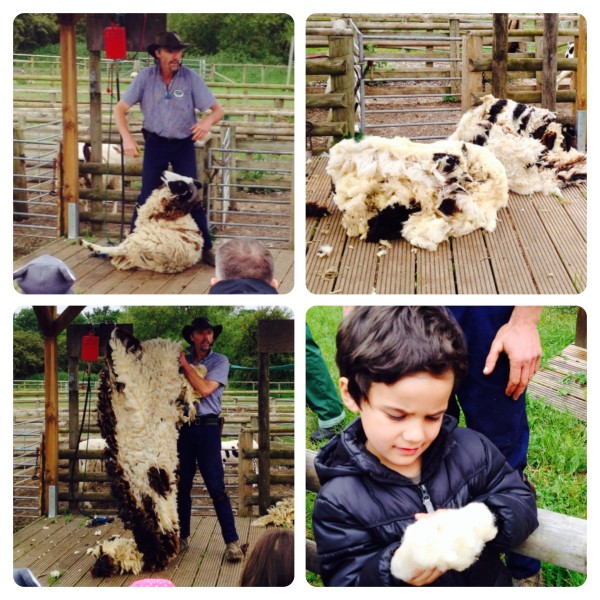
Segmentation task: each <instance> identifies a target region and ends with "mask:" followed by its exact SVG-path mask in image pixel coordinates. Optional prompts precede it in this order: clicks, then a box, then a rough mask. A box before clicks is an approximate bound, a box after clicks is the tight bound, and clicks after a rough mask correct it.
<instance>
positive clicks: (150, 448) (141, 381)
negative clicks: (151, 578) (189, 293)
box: [92, 327, 195, 576]
mask: <svg viewBox="0 0 600 600" xmlns="http://www.w3.org/2000/svg"><path fill="white" fill-rule="evenodd" d="M180 350H181V346H180V344H179V343H178V342H174V341H171V340H165V339H154V340H148V341H145V342H143V343H141V342H139V341H138V340H137V339H136V338H135V337H133V335H131V334H129V333H128V332H127V331H125V330H124V329H122V328H119V327H116V328H115V329H114V330H113V333H112V334H111V339H110V342H109V347H108V351H107V356H106V363H105V367H104V369H103V370H102V372H101V374H100V386H99V391H98V423H99V426H100V432H101V434H102V437H103V438H104V439H105V440H106V445H107V448H108V450H107V454H108V458H107V461H106V465H107V471H108V473H109V475H110V477H111V480H112V483H111V485H112V490H113V495H114V496H115V497H116V498H117V500H118V501H119V516H120V518H121V520H122V521H123V524H124V526H125V528H126V529H129V530H131V531H132V532H133V537H134V539H135V543H136V545H137V550H138V551H139V552H140V553H141V554H142V556H143V570H146V571H157V570H160V569H162V568H164V567H165V566H166V565H167V563H168V562H169V560H170V559H171V558H172V557H173V556H174V555H175V554H176V553H177V552H178V551H179V518H178V515H177V469H178V465H179V460H178V455H177V437H178V426H179V425H180V424H181V423H184V422H186V421H187V420H188V419H189V417H188V416H186V413H188V412H189V410H190V408H191V407H192V406H193V401H194V397H195V396H194V393H193V392H192V391H191V386H189V384H188V383H187V379H186V378H185V376H184V375H183V374H182V373H180V372H179V371H180V369H179V353H180ZM192 414H193V411H192ZM103 561H104V563H107V564H104V567H102V565H100V564H98V563H97V565H96V566H95V567H94V569H93V571H92V572H93V573H94V574H95V575H103V576H106V575H112V574H115V573H118V572H121V571H122V565H119V564H117V563H116V562H115V561H110V560H109V561H107V559H106V557H105V558H104V559H103ZM107 571H108V572H107Z"/></svg>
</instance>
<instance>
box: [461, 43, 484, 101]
mask: <svg viewBox="0 0 600 600" xmlns="http://www.w3.org/2000/svg"><path fill="white" fill-rule="evenodd" d="M482 52H483V39H482V38H481V36H473V35H466V36H465V37H464V38H463V62H462V96H461V109H462V111H463V113H464V112H467V111H468V110H470V109H471V107H472V106H473V105H474V104H475V100H476V98H477V96H476V94H477V93H478V92H479V91H480V90H481V91H485V90H482V87H483V86H482V84H481V77H482V74H481V73H477V72H474V71H472V70H471V63H472V62H473V61H475V60H478V59H480V58H481V55H482Z"/></svg>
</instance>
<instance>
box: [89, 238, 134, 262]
mask: <svg viewBox="0 0 600 600" xmlns="http://www.w3.org/2000/svg"><path fill="white" fill-rule="evenodd" d="M79 243H80V244H81V245H82V246H83V247H84V248H87V249H88V250H89V251H90V252H91V253H92V254H104V255H105V256H108V257H109V258H112V257H114V256H124V255H126V251H125V249H124V248H123V245H122V244H119V245H118V246H100V245H98V244H92V243H91V242H86V241H85V240H83V239H81V238H80V239H79Z"/></svg>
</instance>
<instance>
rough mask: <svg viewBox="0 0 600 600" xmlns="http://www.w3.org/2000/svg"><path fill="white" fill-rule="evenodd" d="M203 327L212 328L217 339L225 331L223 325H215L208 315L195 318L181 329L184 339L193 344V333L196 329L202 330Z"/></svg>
mask: <svg viewBox="0 0 600 600" xmlns="http://www.w3.org/2000/svg"><path fill="white" fill-rule="evenodd" d="M203 329H212V330H213V335H214V339H215V341H217V338H218V337H219V336H220V335H221V332H222V331H223V325H213V324H212V323H211V322H210V321H209V320H208V319H207V318H206V317H198V318H197V319H194V320H193V321H192V322H191V324H190V325H186V326H185V327H184V328H183V330H182V331H181V335H182V337H183V339H184V340H185V341H186V342H187V343H188V344H191V345H194V343H193V342H192V340H191V335H192V333H194V331H196V330H198V331H202V330H203Z"/></svg>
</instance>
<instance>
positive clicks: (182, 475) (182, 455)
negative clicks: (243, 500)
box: [177, 425, 239, 544]
mask: <svg viewBox="0 0 600 600" xmlns="http://www.w3.org/2000/svg"><path fill="white" fill-rule="evenodd" d="M177 452H178V454H179V486H178V490H177V492H178V493H177V512H178V514H179V530H180V535H181V537H182V538H186V537H188V536H189V535H190V519H191V512H192V498H191V491H192V484H193V481H194V475H195V473H196V464H197V465H198V468H199V469H200V474H201V475H202V478H203V479H204V485H206V489H207V490H208V493H209V495H210V497H211V500H212V502H213V506H214V507H215V512H216V513H217V519H218V520H219V525H220V526H221V533H222V535H223V540H225V543H226V544H229V543H230V542H235V541H237V540H238V539H239V536H238V534H237V531H236V528H235V520H234V518H233V512H232V510H231V502H230V500H229V496H228V495H227V492H226V491H225V473H224V470H223V459H222V458H221V430H220V428H219V426H218V425H184V426H183V427H182V428H181V430H180V432H179V439H178V441H177Z"/></svg>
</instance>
